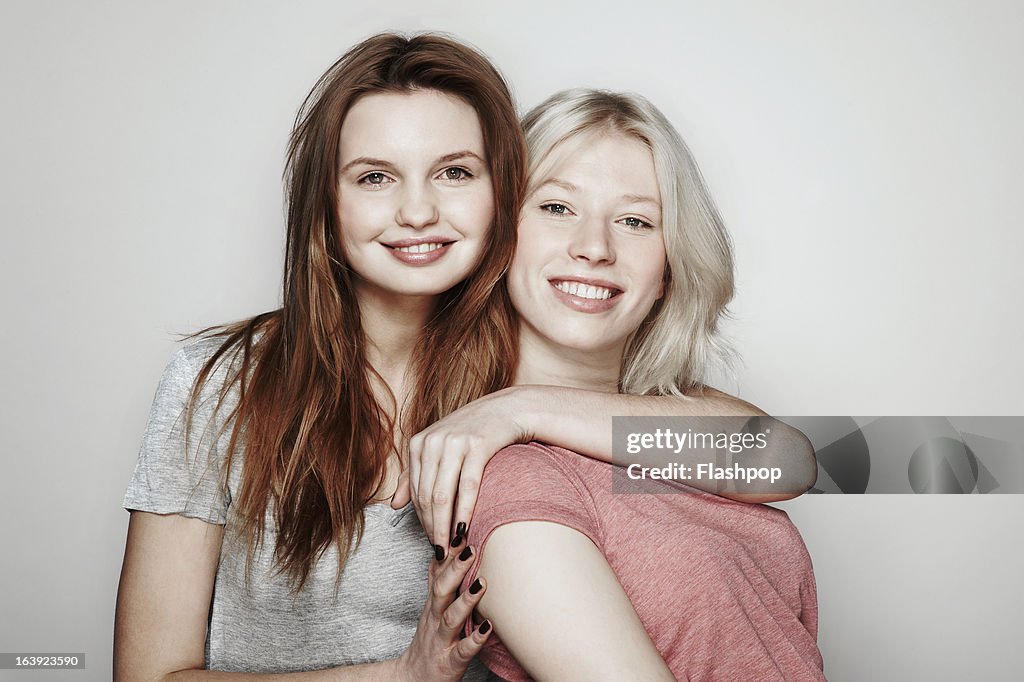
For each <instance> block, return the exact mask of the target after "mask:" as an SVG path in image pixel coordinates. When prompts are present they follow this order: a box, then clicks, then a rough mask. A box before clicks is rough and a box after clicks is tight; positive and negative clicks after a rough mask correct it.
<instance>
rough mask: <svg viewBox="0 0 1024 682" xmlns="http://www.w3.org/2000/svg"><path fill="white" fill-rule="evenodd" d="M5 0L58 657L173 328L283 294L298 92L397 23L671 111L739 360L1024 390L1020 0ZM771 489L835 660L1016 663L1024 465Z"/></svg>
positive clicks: (6, 511)
mask: <svg viewBox="0 0 1024 682" xmlns="http://www.w3.org/2000/svg"><path fill="white" fill-rule="evenodd" d="M0 7H2V9H0V74H2V75H0V77H2V82H0V85H2V96H0V115H2V131H3V132H2V143H0V144H2V148H0V149H2V153H0V158H2V166H0V198H2V202H0V210H2V213H0V215H2V221H3V222H2V224H3V242H2V247H0V258H2V261H0V265H2V267H0V278H2V282H3V295H4V299H3V311H2V313H3V321H2V324H0V349H2V354H0V371H2V374H0V385H2V401H3V402H2V404H0V407H2V409H0V426H2V431H0V433H2V441H0V442H2V446H0V447H2V457H3V470H2V471H3V473H2V474H0V519H2V520H0V523H2V536H0V579H2V592H0V651H22V652H85V653H86V657H87V669H86V670H85V671H69V672H64V673H60V674H52V673H45V674H44V675H45V676H46V677H47V678H48V679H51V678H52V679H73V680H85V679H88V680H92V679H97V680H99V679H107V678H109V676H110V669H111V664H110V651H111V639H112V629H113V614H114V596H115V591H116V587H117V579H118V572H119V570H120V564H121V556H122V552H123V547H124V534H125V529H126V525H127V522H128V514H127V513H126V512H125V511H124V510H122V509H121V507H120V504H121V499H122V495H123V493H124V488H125V485H126V483H127V481H128V478H129V476H130V474H131V471H132V468H133V466H134V463H135V457H136V453H137V449H138V445H139V442H140V437H141V435H142V430H143V427H144V424H145V419H146V415H147V412H148V409H149V405H150V401H151V400H152V396H153V391H154V389H155V386H156V382H157V379H158V377H159V375H160V372H161V370H162V368H163V366H164V364H165V362H166V361H167V359H168V358H169V356H170V354H171V353H172V351H173V349H174V339H175V334H176V333H179V332H189V331H194V330H196V329H198V328H200V327H202V326H206V325H210V324H214V323H218V322H223V321H228V320H235V319H239V318H243V317H248V316H250V315H253V314H255V313H258V312H261V311H264V310H268V309H272V308H275V307H277V305H278V300H279V287H280V277H281V263H282V256H283V208H282V191H281V179H280V178H281V172H282V167H283V159H284V150H285V144H286V140H287V135H288V132H289V129H290V126H291V123H292V120H293V117H294V115H295V112H296V110H297V108H298V106H299V103H300V102H301V101H302V99H303V97H304V96H305V94H306V92H307V91H308V89H309V88H310V87H311V86H312V84H313V83H314V82H315V80H316V79H317V77H318V76H319V75H320V73H321V72H322V71H323V70H324V69H325V68H326V67H327V66H328V65H330V64H331V63H332V62H333V61H334V60H335V59H336V58H337V57H338V56H340V55H341V54H342V53H343V52H344V51H345V50H346V49H347V48H348V47H349V46H351V45H352V44H353V43H355V42H357V41H358V40H360V39H362V38H364V37H366V36H368V35H369V34H371V33H374V32H377V31H379V30H385V29H397V30H406V31H416V30H441V31H447V32H450V33H452V34H454V35H455V36H457V37H459V38H461V39H464V40H466V41H469V42H471V43H473V44H475V45H477V46H478V47H480V48H481V49H482V50H483V51H485V52H486V53H487V54H488V55H489V56H490V57H492V58H493V60H494V62H495V63H496V64H497V65H499V67H500V68H501V69H502V70H503V72H504V73H505V75H506V76H507V77H508V78H509V80H510V81H511V83H512V84H513V86H514V88H515V92H516V95H517V98H518V101H519V103H520V106H521V107H522V108H523V109H524V110H525V109H526V108H528V107H530V106H533V105H534V104H536V103H538V102H540V101H541V100H542V99H543V98H544V97H546V96H547V95H548V94H550V93H552V92H554V91H555V90H559V89H561V88H566V87H572V86H592V87H602V88H612V89H628V90H634V91H637V92H640V93H642V94H645V95H647V96H648V97H649V98H650V99H652V100H653V101H654V102H655V103H656V104H657V105H658V106H659V107H661V108H662V109H663V110H664V111H665V113H666V114H667V115H668V116H669V117H670V119H671V120H672V121H673V122H674V123H675V124H676V126H677V127H678V128H679V130H680V131H681V133H682V134H683V136H684V137H685V138H686V139H687V141H688V142H689V144H690V146H691V148H692V149H693V152H694V154H695V156H696V157H697V159H698V162H699V163H700V165H701V167H702V170H703V172H704V174H705V176H706V178H707V180H708V183H709V185H710V187H711V190H712V192H713V194H714V196H715V197H716V198H717V200H718V202H719V205H720V207H721V210H722V213H723V215H724V217H725V220H726V222H727V224H728V226H729V228H730V230H731V232H732V235H733V237H734V239H735V244H736V252H737V278H738V293H737V297H736V299H735V302H734V304H733V306H732V311H733V313H734V316H735V320H734V321H732V322H731V323H730V324H729V327H728V330H729V333H730V334H731V336H732V338H733V339H734V340H735V342H736V345H737V347H738V349H739V351H740V352H741V354H742V356H743V358H744V360H745V364H744V365H743V366H742V367H741V368H740V370H739V371H738V373H737V376H736V379H735V380H732V381H730V382H728V383H727V384H725V385H722V386H721V387H722V388H724V389H725V390H728V391H732V392H738V393H739V394H740V395H742V397H744V398H746V399H748V400H751V401H753V402H755V403H757V404H758V405H760V406H761V407H763V408H764V409H766V410H767V411H769V412H772V413H776V414H821V415H829V414H837V415H929V414H934V415H959V414H966V415H980V414H989V415H1009V414H1018V415H1019V414H1022V413H1024V409H1022V408H1024V399H1022V398H1021V379H1022V378H1024V360H1022V358H1021V353H1020V349H1021V348H1022V347H1024V323H1022V315H1021V312H1022V311H1021V303H1020V301H1021V294H1022V293H1024V275H1022V272H1024V269H1022V268H1021V267H1020V263H1019V261H1020V260H1021V258H1022V256H1024V248H1022V247H1024V237H1022V229H1021V228H1022V225H1021V216H1022V215H1024V212H1022V208H1024V198H1022V197H1024V193H1022V191H1021V181H1022V179H1024V165H1022V164H1024V161H1022V159H1024V126H1021V121H1024V89H1022V87H1021V80H1020V74H1021V68H1022V66H1024V43H1022V41H1021V40H1020V35H1021V33H1022V30H1024V6H1022V5H1021V3H1019V2H1014V1H1007V2H996V1H993V0H988V1H983V2H955V1H946V0H944V1H923V0H915V1H910V2H899V3H891V2H881V1H878V0H872V1H869V2H860V3H839V2H813V1H810V0H808V1H806V2H801V1H797V0H781V1H777V2H771V3H769V2H756V1H753V0H751V1H748V2H738V1H735V0H732V1H726V2H706V3H698V2H675V3H671V4H670V3H664V4H663V5H658V4H653V3H647V2H639V1H636V0H633V1H631V2H619V3H596V2H578V3H568V2H566V3H559V2H552V1H545V2H518V3H505V4H502V5H500V6H499V5H498V4H497V3H470V2H446V3H431V4H429V5H428V4H427V3H424V2H405V1H397V0H396V1H392V2H386V3H352V2H339V1H338V0H334V1H333V2H278V3H266V2H237V1H232V2H229V1H221V2H212V3H211V2H191V1H190V2H174V3H163V2H139V1H117V2H114V1H111V2H20V1H18V2H12V1H11V0H4V2H3V4H2V6H0ZM783 506H784V508H786V509H787V511H789V513H790V514H791V516H792V518H793V519H794V521H795V522H796V523H797V525H798V526H799V528H800V529H801V531H802V532H803V534H804V537H805V539H806V542H807V545H808V547H809V549H810V552H811V555H812V557H813V559H814V565H815V569H816V574H817V580H818V589H819V598H820V608H821V626H820V637H819V641H820V646H821V650H822V653H823V655H824V659H825V665H826V668H825V670H826V673H827V674H828V676H829V677H830V679H832V680H880V679H892V680H896V679H899V680H938V679H962V678H973V679H986V680H997V679H1011V678H1015V677H1016V675H1018V674H1019V671H1020V670H1021V669H1022V667H1024V666H1022V664H1024V660H1022V654H1021V651H1022V647H1021V646H1020V640H1021V636H1022V635H1024V628H1022V626H1021V624H1020V620H1019V618H1020V614H1021V613H1022V612H1024V589H1022V587H1021V583H1020V575H1021V574H1022V572H1024V551H1022V548H1021V541H1020V538H1021V536H1022V535H1021V533H1022V530H1024V522H1022V519H1024V496H1020V495H1016V496H1013V495H1004V496H998V495H989V496H980V495H972V496H960V497H957V496H931V497H925V496H920V497H915V496H878V495H875V496H860V497H855V496H847V497H840V496H814V497H811V496H805V497H804V498H801V499H799V500H796V501H794V502H791V503H787V504H785V505H783ZM0 678H4V679H8V678H10V679H30V678H31V679H35V678H32V677H31V674H29V673H23V674H22V673H13V672H11V671H6V672H5V671H0Z"/></svg>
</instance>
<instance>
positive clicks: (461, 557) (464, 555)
mask: <svg viewBox="0 0 1024 682" xmlns="http://www.w3.org/2000/svg"><path fill="white" fill-rule="evenodd" d="M471 556H473V548H472V547H470V546H469V545H466V549H464V550H462V552H461V553H460V554H459V561H465V560H466V559H468V558H469V557H471Z"/></svg>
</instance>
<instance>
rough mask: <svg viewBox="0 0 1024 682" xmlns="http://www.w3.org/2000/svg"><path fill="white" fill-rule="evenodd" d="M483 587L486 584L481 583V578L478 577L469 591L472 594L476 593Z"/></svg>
mask: <svg viewBox="0 0 1024 682" xmlns="http://www.w3.org/2000/svg"><path fill="white" fill-rule="evenodd" d="M483 587H484V586H483V585H481V584H480V578H477V579H476V580H474V581H473V584H472V585H470V586H469V593H470V594H476V593H477V592H479V591H480V590H482V589H483Z"/></svg>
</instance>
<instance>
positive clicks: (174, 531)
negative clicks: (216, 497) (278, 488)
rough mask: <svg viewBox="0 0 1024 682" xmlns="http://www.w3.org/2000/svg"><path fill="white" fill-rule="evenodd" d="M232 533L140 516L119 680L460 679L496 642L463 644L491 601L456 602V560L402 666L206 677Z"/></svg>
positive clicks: (436, 578)
mask: <svg viewBox="0 0 1024 682" xmlns="http://www.w3.org/2000/svg"><path fill="white" fill-rule="evenodd" d="M223 533H224V527H223V526H219V525H215V524H211V523H206V522H205V521H199V520H197V519H191V518H187V517H184V516H181V515H177V514H167V515H160V514H151V513H148V512H139V511H133V512H132V514H131V520H130V521H129V523H128V540H127V544H126V546H125V555H124V564H123V566H122V568H121V582H120V585H119V586H118V592H117V610H116V615H115V620H114V679H116V680H120V679H124V680H161V681H163V680H167V681H170V680H220V679H225V680H235V679H259V680H277V679H282V680H285V679H286V680H293V679H294V680H414V679H458V678H459V677H461V674H462V672H463V671H464V670H465V667H466V665H467V664H468V663H469V661H470V659H472V657H473V656H474V655H475V654H476V653H477V651H479V649H480V647H482V646H483V642H484V641H486V639H487V636H486V633H485V634H484V635H481V634H480V633H478V632H474V633H473V634H472V635H471V636H470V637H467V638H465V639H463V640H459V639H458V627H457V624H458V623H461V622H463V621H464V620H465V618H466V616H468V614H469V613H471V612H472V609H473V607H474V606H475V604H476V601H477V600H478V599H479V597H480V596H482V594H478V595H475V596H474V595H469V594H468V593H467V594H465V595H463V596H462V597H460V598H459V599H458V600H456V601H455V603H454V604H451V599H452V597H453V595H454V591H455V588H456V586H457V585H458V584H459V582H460V581H461V580H462V576H463V575H464V574H465V571H466V569H467V568H468V565H469V563H468V562H465V561H462V562H459V561H457V560H456V559H455V558H454V557H449V559H450V560H449V561H446V562H445V564H443V565H441V564H435V565H434V566H432V567H431V576H430V577H431V580H430V583H431V594H430V596H428V599H427V605H426V606H425V607H424V613H423V615H422V616H421V618H420V624H419V628H418V629H417V635H416V638H415V639H414V640H413V644H412V645H410V647H409V649H408V650H406V652H405V654H403V655H402V657H401V658H399V659H395V660H392V661H382V662H379V663H367V664H363V665H354V666H345V667H338V668H331V669H327V670H317V671H309V672H302V673H288V674H260V675H257V674H253V673H227V672H213V671H208V670H204V669H203V666H204V646H205V642H206V629H207V618H208V615H209V610H210V601H211V599H212V597H213V586H214V580H215V577H216V573H217V562H218V560H219V558H220V549H221V541H222V538H223ZM449 604H451V605H450V606H449ZM449 612H450V613H449ZM442 618H443V621H444V622H443V621H442ZM448 622H451V623H454V624H455V625H448V624H447V623H448Z"/></svg>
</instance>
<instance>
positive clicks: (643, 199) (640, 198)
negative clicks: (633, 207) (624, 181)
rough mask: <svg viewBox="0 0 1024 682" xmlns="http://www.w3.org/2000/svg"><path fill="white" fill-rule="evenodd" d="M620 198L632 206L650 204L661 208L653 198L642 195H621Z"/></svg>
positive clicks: (659, 203)
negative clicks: (632, 204)
mask: <svg viewBox="0 0 1024 682" xmlns="http://www.w3.org/2000/svg"><path fill="white" fill-rule="evenodd" d="M622 198H623V199H625V200H626V201H629V202H631V203H634V204H651V205H652V206H657V207H658V208H661V202H660V201H658V200H657V199H655V198H654V197H649V196H645V195H643V194H623V195H622Z"/></svg>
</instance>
